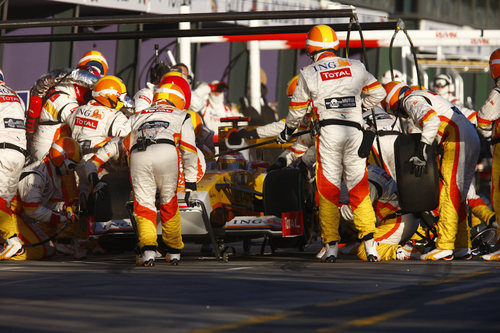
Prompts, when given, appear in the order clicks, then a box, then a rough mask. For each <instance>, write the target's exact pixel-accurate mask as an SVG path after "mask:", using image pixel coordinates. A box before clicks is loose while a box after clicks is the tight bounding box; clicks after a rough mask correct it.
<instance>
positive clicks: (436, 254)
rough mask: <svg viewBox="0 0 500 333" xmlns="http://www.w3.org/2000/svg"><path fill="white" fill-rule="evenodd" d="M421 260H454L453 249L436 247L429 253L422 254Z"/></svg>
mask: <svg viewBox="0 0 500 333" xmlns="http://www.w3.org/2000/svg"><path fill="white" fill-rule="evenodd" d="M420 260H453V250H441V249H438V248H435V249H434V250H432V251H430V252H428V253H425V254H422V255H421V256H420Z"/></svg>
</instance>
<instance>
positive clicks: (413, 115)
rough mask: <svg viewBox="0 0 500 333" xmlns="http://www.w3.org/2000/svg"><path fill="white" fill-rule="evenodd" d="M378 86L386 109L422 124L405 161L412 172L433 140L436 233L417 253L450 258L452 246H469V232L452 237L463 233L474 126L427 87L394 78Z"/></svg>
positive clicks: (475, 145)
mask: <svg viewBox="0 0 500 333" xmlns="http://www.w3.org/2000/svg"><path fill="white" fill-rule="evenodd" d="M384 88H385V89H386V91H387V97H386V98H385V100H384V103H383V106H384V108H385V109H386V111H387V112H390V113H396V114H397V115H398V116H402V117H405V118H410V119H411V120H412V121H413V122H414V124H415V125H416V126H418V127H419V128H420V129H421V130H422V137H421V139H420V143H419V145H418V147H417V149H416V151H415V152H414V154H413V156H412V157H411V158H410V159H409V161H408V162H409V163H411V165H412V168H413V171H414V172H415V175H416V176H417V177H418V176H420V175H422V174H423V172H425V168H426V165H427V149H428V147H429V146H430V145H431V144H432V143H433V142H434V140H436V141H437V143H438V145H439V151H440V156H439V173H440V175H441V177H440V191H439V207H438V210H439V220H438V222H437V233H438V237H437V241H436V248H435V249H434V250H432V251H430V252H428V253H425V254H423V255H422V257H421V259H422V260H441V259H442V260H452V259H453V250H454V249H455V247H457V248H470V238H468V237H467V236H462V237H460V239H458V238H457V235H458V234H460V235H467V232H466V229H467V228H468V226H467V223H466V218H467V214H466V210H465V199H466V198H467V192H468V191H469V187H470V184H471V182H472V179H473V177H474V171H475V166H476V162H477V159H478V155H479V137H478V135H477V132H476V129H475V128H474V126H473V125H472V124H471V122H470V121H469V120H468V119H467V118H466V117H465V116H464V115H463V114H462V113H461V112H460V110H459V109H458V108H457V107H456V106H454V105H453V104H451V103H450V102H449V101H447V100H446V99H444V98H442V97H441V96H439V95H437V94H435V93H433V92H430V91H424V90H416V91H411V90H410V87H408V86H407V85H405V84H403V83H400V82H396V81H393V82H389V83H388V84H386V85H385V86H384ZM464 231H465V232H464ZM455 241H457V243H456V242H455Z"/></svg>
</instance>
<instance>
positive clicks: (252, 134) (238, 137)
mask: <svg viewBox="0 0 500 333" xmlns="http://www.w3.org/2000/svg"><path fill="white" fill-rule="evenodd" d="M258 137H259V135H258V134H257V130H256V129H252V130H250V131H248V130H247V129H246V128H242V129H240V130H238V131H233V132H231V133H230V134H229V137H228V138H227V141H228V142H229V144H231V145H239V144H241V141H243V139H257V138H258Z"/></svg>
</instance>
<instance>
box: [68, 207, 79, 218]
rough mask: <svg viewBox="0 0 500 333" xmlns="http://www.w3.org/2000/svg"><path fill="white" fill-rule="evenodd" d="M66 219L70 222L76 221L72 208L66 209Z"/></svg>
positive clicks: (76, 216)
mask: <svg viewBox="0 0 500 333" xmlns="http://www.w3.org/2000/svg"><path fill="white" fill-rule="evenodd" d="M66 219H68V220H69V221H70V222H75V221H78V215H77V214H76V213H75V211H74V209H73V207H71V206H70V207H67V208H66Z"/></svg>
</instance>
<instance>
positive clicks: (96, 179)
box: [89, 172, 99, 187]
mask: <svg viewBox="0 0 500 333" xmlns="http://www.w3.org/2000/svg"><path fill="white" fill-rule="evenodd" d="M89 183H90V185H91V186H92V187H94V186H96V185H97V183H99V176H97V173H95V172H92V173H91V174H90V175H89Z"/></svg>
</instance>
